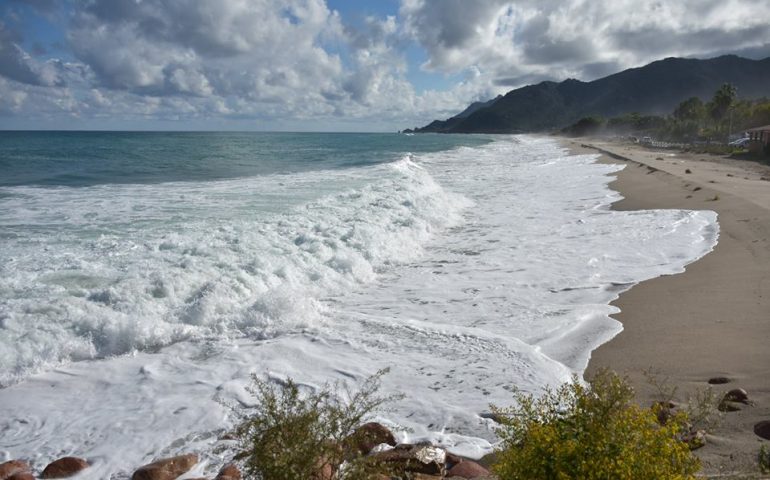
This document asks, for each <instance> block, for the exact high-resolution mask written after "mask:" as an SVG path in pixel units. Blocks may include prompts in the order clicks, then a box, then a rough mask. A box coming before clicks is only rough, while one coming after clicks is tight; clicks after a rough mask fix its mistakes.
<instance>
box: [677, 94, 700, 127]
mask: <svg viewBox="0 0 770 480" xmlns="http://www.w3.org/2000/svg"><path fill="white" fill-rule="evenodd" d="M705 116H706V107H705V106H704V105H703V101H702V100H701V99H700V98H698V97H690V98H688V99H687V100H685V101H683V102H682V103H680V104H679V105H678V106H677V107H676V109H675V110H674V118H675V119H677V120H679V121H680V122H700V121H701V120H702V119H703V118H704V117H705Z"/></svg>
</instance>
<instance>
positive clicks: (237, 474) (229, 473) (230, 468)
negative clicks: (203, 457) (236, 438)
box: [214, 463, 241, 480]
mask: <svg viewBox="0 0 770 480" xmlns="http://www.w3.org/2000/svg"><path fill="white" fill-rule="evenodd" d="M214 480H241V471H240V470H239V469H238V467H236V466H235V464H233V463H229V464H227V465H225V466H224V467H222V470H220V471H219V473H218V474H217V477H216V478H215V479H214Z"/></svg>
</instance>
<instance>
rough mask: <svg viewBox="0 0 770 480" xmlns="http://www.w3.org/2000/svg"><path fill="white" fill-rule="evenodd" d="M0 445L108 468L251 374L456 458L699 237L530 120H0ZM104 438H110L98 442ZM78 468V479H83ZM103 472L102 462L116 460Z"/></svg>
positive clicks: (581, 351)
mask: <svg viewBox="0 0 770 480" xmlns="http://www.w3.org/2000/svg"><path fill="white" fill-rule="evenodd" d="M0 152H2V155H0V162H2V163H0V169H2V170H1V171H2V175H0V183H1V184H2V186H1V187H0V241H1V242H2V248H1V249H0V329H1V330H0V365H1V367H0V382H2V384H3V385H5V386H6V388H4V389H2V390H0V403H1V404H2V405H3V406H4V410H5V411H6V415H4V417H3V418H2V419H0V431H3V432H4V434H3V437H2V439H0V451H4V452H6V454H7V455H9V456H11V457H20V456H29V455H32V454H35V455H38V456H39V457H38V458H40V459H41V462H42V461H45V460H48V459H50V458H52V457H54V456H56V455H59V454H60V453H62V452H64V451H67V452H77V453H78V454H81V455H83V456H88V457H89V458H94V459H96V462H95V465H94V467H93V475H97V476H98V477H99V478H108V477H109V476H110V475H113V474H117V473H118V472H126V471H129V470H130V469H131V468H132V467H135V466H136V465H138V464H140V463H141V462H143V461H145V460H149V459H151V458H152V457H154V456H156V455H160V454H173V453H177V452H183V451H189V450H199V451H202V452H203V453H204V454H205V455H207V456H208V458H209V459H210V460H211V461H212V463H211V464H212V465H216V464H217V463H220V462H221V461H223V460H224V459H225V457H226V454H225V453H222V452H219V451H218V450H216V451H217V452H219V453H212V452H214V451H215V450H213V449H211V444H212V443H214V442H216V439H217V435H218V433H219V432H221V431H222V430H223V429H225V428H229V427H231V426H232V422H233V418H232V417H231V415H230V412H229V411H228V409H227V408H225V407H223V406H222V403H226V404H231V405H240V406H248V405H250V404H252V402H253V398H252V397H250V396H249V394H248V392H247V390H246V387H247V386H248V384H249V378H250V375H251V374H252V373H256V374H257V375H259V376H261V377H262V378H265V379H267V380H268V381H272V380H275V381H279V380H280V379H284V378H286V377H292V378H294V379H295V380H296V381H297V382H298V384H299V385H301V386H302V388H308V389H315V388H318V386H320V385H322V384H324V383H325V382H327V381H335V380H340V381H346V382H349V383H352V384H355V383H358V382H361V381H363V379H365V378H367V377H368V376H370V375H371V374H373V373H374V372H376V371H378V370H379V369H381V368H385V367H391V373H390V374H389V375H387V376H386V377H385V378H384V379H383V393H384V394H392V393H401V392H403V393H404V394H405V395H406V397H405V399H404V400H403V401H401V402H399V403H398V404H397V405H395V406H394V410H393V411H392V412H390V413H388V414H387V417H386V418H382V419H381V420H383V421H386V422H388V421H392V422H396V423H398V424H400V425H402V426H405V427H410V428H411V430H412V431H411V432H410V433H401V436H402V439H409V440H415V439H420V438H430V439H432V440H434V441H437V442H440V443H443V444H445V445H448V446H451V447H453V448H454V449H455V450H456V451H458V452H459V453H464V454H468V455H474V456H477V455H481V454H483V453H485V452H487V451H489V449H490V448H491V444H490V443H489V441H491V440H493V439H494V434H493V432H492V430H491V429H490V428H489V426H488V425H487V423H486V422H487V421H486V420H484V419H482V418H481V417H479V415H478V414H479V413H481V412H483V411H485V410H486V409H487V408H488V407H487V405H488V404H490V403H494V404H497V405H506V404H508V403H509V402H510V398H511V397H510V390H511V388H512V387H513V386H516V387H518V388H520V389H523V390H524V391H531V392H537V391H539V389H540V388H542V387H543V386H544V385H554V384H557V383H559V382H561V381H564V380H566V379H568V378H569V377H570V375H571V374H572V373H573V372H577V373H580V372H582V369H583V368H584V367H585V365H586V362H587V359H588V356H589V354H590V351H591V349H593V348H595V347H596V346H597V345H599V344H601V343H602V342H604V341H606V340H608V339H609V338H611V337H612V336H613V335H615V334H616V333H617V332H618V331H619V330H620V325H619V324H618V323H617V322H615V321H614V320H612V319H610V318H609V316H608V315H609V314H611V313H613V312H614V311H615V309H614V308H613V307H611V306H609V302H610V301H611V300H613V299H614V298H616V296H617V295H618V294H619V292H621V291H623V290H624V289H627V288H629V287H630V286H631V285H633V284H635V283H637V282H639V281H641V280H644V279H647V278H651V277H654V276H658V275H663V274H670V273H674V272H678V271H681V270H682V269H683V267H684V266H685V265H686V264H687V263H689V262H692V261H693V260H695V259H697V258H699V257H700V256H702V255H704V254H705V253H707V252H708V251H710V249H712V248H713V246H714V244H715V243H716V240H717V234H718V230H717V224H716V215H715V214H714V213H713V212H706V211H704V212H690V211H678V210H661V211H642V212H614V211H611V210H610V209H609V205H610V204H611V202H613V201H615V200H617V199H618V198H620V197H619V195H618V194H617V193H615V192H613V191H611V190H610V189H609V188H608V187H607V183H608V182H609V180H610V177H609V176H608V175H609V174H611V173H613V172H615V171H617V170H618V169H619V168H621V167H618V166H613V165H605V164H597V163H594V156H591V155H582V156H568V154H567V153H566V152H565V151H564V150H563V149H562V148H561V147H560V146H559V145H558V144H556V143H555V142H554V141H553V140H550V139H545V138H538V137H530V136H518V137H517V136H497V137H495V136H484V137H481V136H464V137H457V136H451V135H445V136H440V135H421V136H404V135H395V134H390V135H388V134H372V135H350V134H348V135H345V134H324V135H321V134H148V133H136V134H133V133H132V134H128V133H124V134H115V133H89V134H80V133H68V134H48V133H45V134H44V133H39V134H25V133H2V134H0ZM118 452H119V453H118ZM94 478H96V477H94ZM116 478H119V477H116Z"/></svg>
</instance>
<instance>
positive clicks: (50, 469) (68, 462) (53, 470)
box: [40, 457, 90, 478]
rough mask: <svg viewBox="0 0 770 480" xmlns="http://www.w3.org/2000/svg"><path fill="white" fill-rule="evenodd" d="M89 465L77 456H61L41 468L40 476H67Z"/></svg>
mask: <svg viewBox="0 0 770 480" xmlns="http://www.w3.org/2000/svg"><path fill="white" fill-rule="evenodd" d="M89 466H90V465H89V464H88V462H87V461H85V460H83V459H82V458H78V457H63V458H60V459H58V460H54V461H53V462H51V463H49V464H48V466H47V467H45V469H44V470H43V473H42V474H41V475H40V478H67V477H71V476H73V475H75V474H76V473H78V472H80V471H81V470H85V469H86V468H88V467H89Z"/></svg>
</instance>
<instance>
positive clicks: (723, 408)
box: [717, 400, 741, 412]
mask: <svg viewBox="0 0 770 480" xmlns="http://www.w3.org/2000/svg"><path fill="white" fill-rule="evenodd" d="M717 410H719V411H720V412H739V411H740V410H741V407H739V406H738V405H737V404H736V403H735V402H728V401H726V400H722V401H721V402H719V405H717Z"/></svg>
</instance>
